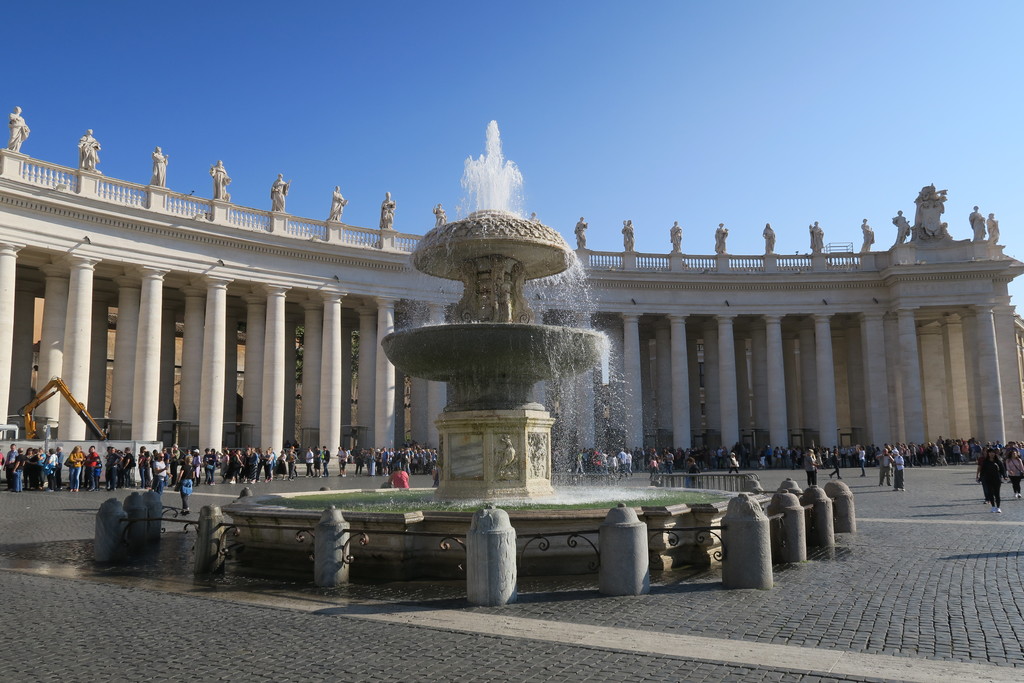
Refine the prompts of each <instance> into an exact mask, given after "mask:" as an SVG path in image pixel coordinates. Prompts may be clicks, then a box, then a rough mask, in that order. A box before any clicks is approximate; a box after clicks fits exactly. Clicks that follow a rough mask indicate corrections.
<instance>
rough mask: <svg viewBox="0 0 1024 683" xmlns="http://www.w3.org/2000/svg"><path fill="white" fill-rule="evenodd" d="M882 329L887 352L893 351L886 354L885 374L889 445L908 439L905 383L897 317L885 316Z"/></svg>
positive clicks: (887, 438) (887, 439)
mask: <svg viewBox="0 0 1024 683" xmlns="http://www.w3.org/2000/svg"><path fill="white" fill-rule="evenodd" d="M882 328H883V330H884V337H885V345H884V348H885V349H887V350H890V349H891V351H889V352H888V353H886V354H885V362H886V366H885V373H886V380H887V382H888V387H889V397H890V398H889V425H890V427H891V431H890V434H889V435H888V436H887V437H886V441H888V442H889V443H893V442H905V441H908V439H907V437H906V430H905V429H904V426H905V423H904V420H903V382H901V381H900V377H901V372H902V370H901V364H900V331H899V325H898V324H897V322H896V316H895V315H893V314H889V315H887V316H885V317H884V318H883V319H882Z"/></svg>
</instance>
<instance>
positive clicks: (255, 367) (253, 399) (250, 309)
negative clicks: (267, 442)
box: [242, 292, 267, 447]
mask: <svg viewBox="0 0 1024 683" xmlns="http://www.w3.org/2000/svg"><path fill="white" fill-rule="evenodd" d="M243 299H244V300H245V305H246V308H245V310H246V316H245V384H244V389H245V395H244V397H243V398H242V422H245V423H246V424H250V425H252V436H251V437H250V442H249V444H248V445H249V446H253V447H262V446H263V438H262V432H261V430H260V426H261V425H262V424H263V421H262V420H263V344H264V343H265V342H266V336H267V297H266V295H265V294H260V293H256V292H253V293H250V294H246V295H245V296H244V297H243Z"/></svg>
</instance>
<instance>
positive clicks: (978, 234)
mask: <svg viewBox="0 0 1024 683" xmlns="http://www.w3.org/2000/svg"><path fill="white" fill-rule="evenodd" d="M967 220H968V221H970V223H971V230H973V231H974V241H975V242H984V241H985V217H984V216H983V215H981V212H980V211H978V207H974V211H972V212H971V215H970V216H968V217H967Z"/></svg>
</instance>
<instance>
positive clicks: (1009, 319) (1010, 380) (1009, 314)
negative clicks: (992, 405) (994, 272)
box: [992, 305, 1024, 443]
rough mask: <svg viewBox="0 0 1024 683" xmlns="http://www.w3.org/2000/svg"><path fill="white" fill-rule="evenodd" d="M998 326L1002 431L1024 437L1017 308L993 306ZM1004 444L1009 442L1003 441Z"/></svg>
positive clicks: (1006, 434) (1005, 433)
mask: <svg viewBox="0 0 1024 683" xmlns="http://www.w3.org/2000/svg"><path fill="white" fill-rule="evenodd" d="M992 316H993V322H994V324H995V329H996V340H997V344H996V353H998V355H999V372H1000V373H1001V376H1000V378H999V383H1000V386H1001V387H1002V392H1003V412H1002V413H1001V414H1002V416H1003V423H1004V424H1003V434H1004V437H1005V438H1006V439H1011V440H1017V439H1019V438H1021V436H1022V428H1024V424H1022V423H1021V414H1022V412H1024V406H1022V405H1021V387H1020V383H1021V375H1020V367H1019V366H1018V365H1017V333H1016V329H1015V328H1016V326H1015V324H1014V321H1013V316H1014V307H1013V306H1009V305H1000V306H995V307H993V309H992ZM1001 443H1006V442H1005V441H1002V442H1001Z"/></svg>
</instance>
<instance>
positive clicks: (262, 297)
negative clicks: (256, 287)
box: [242, 292, 267, 306]
mask: <svg viewBox="0 0 1024 683" xmlns="http://www.w3.org/2000/svg"><path fill="white" fill-rule="evenodd" d="M242 301H244V302H245V303H246V305H248V306H266V305H267V295H266V294H261V293H260V292H249V293H248V294H243V295H242Z"/></svg>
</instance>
